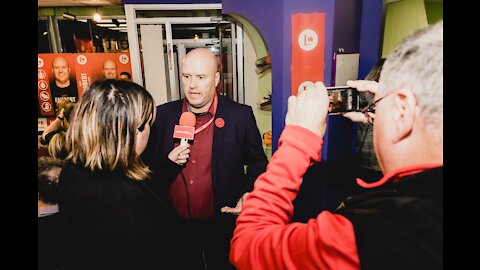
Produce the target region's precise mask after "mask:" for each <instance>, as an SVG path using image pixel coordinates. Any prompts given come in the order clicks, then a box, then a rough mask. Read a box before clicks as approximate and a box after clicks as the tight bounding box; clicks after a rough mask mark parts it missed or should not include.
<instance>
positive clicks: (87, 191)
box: [58, 79, 177, 270]
mask: <svg viewBox="0 0 480 270" xmlns="http://www.w3.org/2000/svg"><path fill="white" fill-rule="evenodd" d="M72 119H73V121H72V122H71V123H70V127H69V129H68V130H67V138H66V145H67V146H68V150H69V151H68V153H69V154H68V156H67V157H66V159H65V161H66V164H65V166H64V168H63V169H62V172H61V174H60V181H59V187H58V188H59V190H58V191H59V208H60V213H61V215H62V217H63V220H64V223H65V226H66V228H68V230H67V231H66V233H65V242H66V243H67V244H66V247H65V250H66V254H67V256H66V269H89V270H91V269H117V270H118V269H175V268H174V267H173V263H174V262H173V261H172V260H171V259H172V256H171V254H170V252H174V250H175V248H174V242H173V241H172V240H171V239H172V237H175V235H176V233H175V228H176V227H177V226H176V225H175V224H174V221H175V218H176V216H175V213H174V211H173V209H172V208H170V207H169V206H168V204H167V202H166V201H165V200H163V199H162V197H161V195H159V194H157V193H156V189H155V187H154V186H152V185H151V183H150V182H149V181H150V180H149V178H150V170H149V168H148V167H147V166H145V164H144V163H143V162H142V160H141V159H140V157H139V156H140V154H141V153H142V152H143V150H144V149H145V147H146V144H147V141H148V137H149V134H150V125H151V124H152V123H153V121H154V119H155V103H154V100H153V98H152V96H151V95H150V93H149V92H148V91H147V90H146V89H145V88H143V87H141V86H140V85H138V84H136V83H133V82H128V81H122V80H114V79H110V80H100V81H96V82H94V83H93V84H92V85H91V86H90V88H89V89H88V90H86V91H85V92H84V93H83V96H82V98H81V99H80V101H79V103H78V104H77V106H76V107H75V110H74V111H73V115H72Z"/></svg>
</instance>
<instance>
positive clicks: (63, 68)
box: [50, 55, 78, 113]
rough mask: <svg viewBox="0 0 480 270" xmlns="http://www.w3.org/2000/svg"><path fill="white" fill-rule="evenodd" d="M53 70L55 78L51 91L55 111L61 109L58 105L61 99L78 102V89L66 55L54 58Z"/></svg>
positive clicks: (51, 83)
mask: <svg viewBox="0 0 480 270" xmlns="http://www.w3.org/2000/svg"><path fill="white" fill-rule="evenodd" d="M52 72H53V76H54V78H55V80H54V81H52V82H50V92H51V94H52V98H53V104H54V108H55V112H56V113H58V112H59V111H60V109H59V108H58V107H57V104H58V102H59V101H60V100H61V99H69V100H70V101H71V102H77V99H78V89H77V82H76V81H75V79H71V78H70V66H69V63H68V60H67V58H65V57H64V56H61V55H59V56H56V57H55V58H53V60H52Z"/></svg>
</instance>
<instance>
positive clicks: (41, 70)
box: [38, 69, 47, 80]
mask: <svg viewBox="0 0 480 270" xmlns="http://www.w3.org/2000/svg"><path fill="white" fill-rule="evenodd" d="M45 77H47V73H45V70H43V69H39V70H38V79H40V80H42V79H45Z"/></svg>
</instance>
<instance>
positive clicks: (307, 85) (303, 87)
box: [297, 81, 315, 93]
mask: <svg viewBox="0 0 480 270" xmlns="http://www.w3.org/2000/svg"><path fill="white" fill-rule="evenodd" d="M313 87H315V84H314V83H313V82H311V81H304V82H302V83H301V84H300V85H299V86H298V91H297V93H301V92H302V91H305V90H307V89H309V88H313Z"/></svg>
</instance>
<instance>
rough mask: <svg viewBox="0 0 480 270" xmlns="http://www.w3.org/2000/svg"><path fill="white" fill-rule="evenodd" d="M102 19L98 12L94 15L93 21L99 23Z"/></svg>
mask: <svg viewBox="0 0 480 270" xmlns="http://www.w3.org/2000/svg"><path fill="white" fill-rule="evenodd" d="M101 19H102V16H100V14H98V12H96V13H95V14H93V20H95V21H97V22H99V21H100V20H101Z"/></svg>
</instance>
